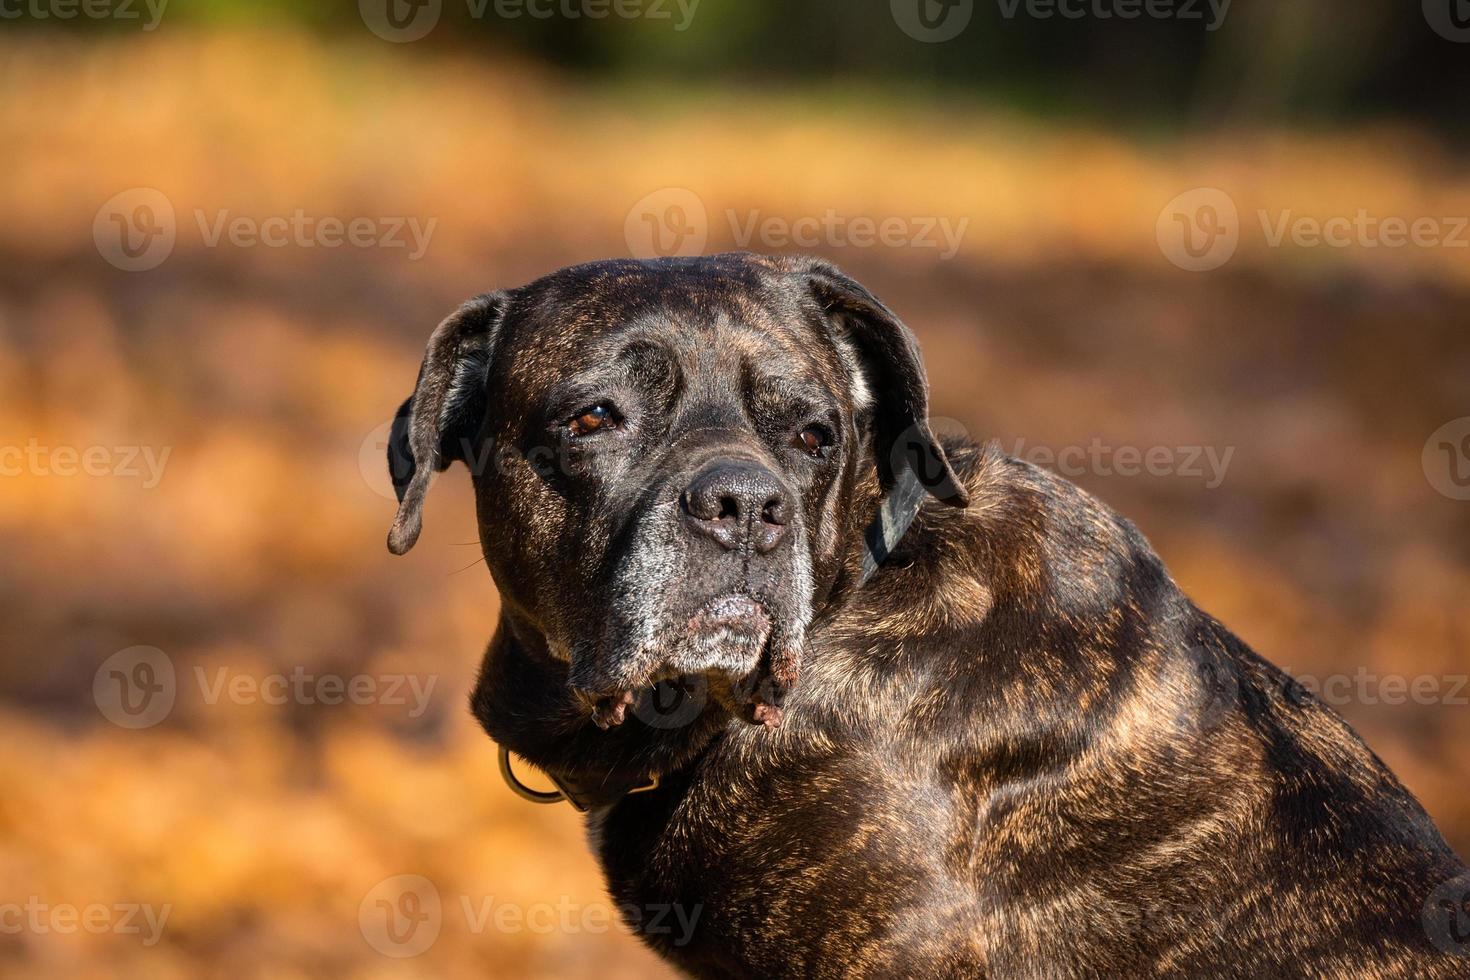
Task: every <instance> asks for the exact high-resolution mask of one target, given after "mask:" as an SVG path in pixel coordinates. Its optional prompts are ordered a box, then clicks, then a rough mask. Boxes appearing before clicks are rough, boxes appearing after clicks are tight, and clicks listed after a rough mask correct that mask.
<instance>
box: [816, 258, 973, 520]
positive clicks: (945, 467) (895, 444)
mask: <svg viewBox="0 0 1470 980" xmlns="http://www.w3.org/2000/svg"><path fill="white" fill-rule="evenodd" d="M799 263H800V264H799V265H798V272H799V274H801V275H803V276H805V278H806V280H807V283H808V284H809V287H810V289H811V291H812V294H813V295H814V296H815V297H816V299H817V302H818V303H819V304H821V306H822V309H823V310H824V311H825V312H826V316H827V321H828V323H829V324H830V329H832V330H833V332H834V339H836V341H837V342H838V343H839V344H843V345H845V346H846V347H847V348H848V349H850V350H852V351H853V352H854V353H855V354H856V356H857V360H858V368H859V369H860V370H861V372H862V374H863V379H862V380H863V381H865V382H866V384H867V386H868V389H869V390H870V391H871V393H872V397H873V405H872V412H873V451H874V453H875V454H876V456H877V462H878V479H879V482H880V483H881V484H882V487H883V489H884V491H885V492H886V491H888V490H891V489H893V487H894V484H895V483H896V482H897V480H898V477H899V473H898V470H899V468H900V467H904V466H907V467H909V468H910V469H912V470H913V472H914V474H915V475H916V476H917V477H918V479H919V482H920V483H921V484H922V485H923V487H924V489H926V490H928V491H929V492H930V493H931V494H933V495H934V496H935V497H938V498H939V499H940V500H942V501H944V502H945V503H947V504H951V505H953V506H955V507H964V506H966V505H967V504H969V502H970V501H969V492H968V491H967V490H966V488H965V485H964V483H962V482H961V481H960V479H959V477H958V476H956V475H955V472H954V469H953V468H952V467H951V466H950V464H949V458H948V457H947V456H946V455H945V453H944V448H943V447H942V446H941V445H940V444H939V440H938V439H936V438H935V436H934V431H933V430H932V429H931V428H930V427H929V379H928V377H927V376H926V375H925V373H924V361H923V359H922V358H921V357H920V355H919V343H918V341H917V340H915V339H914V335H913V332H912V331H910V330H909V328H908V327H906V326H904V324H903V321H901V320H900V319H899V318H898V317H897V316H895V315H894V314H893V311H891V310H889V309H888V307H886V306H884V305H883V304H882V302H880V301H879V300H878V298H877V297H876V296H874V295H873V294H872V293H870V292H869V291H868V290H867V288H866V287H864V286H863V285H862V284H860V283H858V282H857V281H856V280H854V279H852V278H850V277H848V276H847V275H845V274H844V273H843V272H842V271H841V270H839V269H838V268H837V267H836V266H834V265H832V264H831V263H828V262H823V261H821V260H818V259H803V260H799Z"/></svg>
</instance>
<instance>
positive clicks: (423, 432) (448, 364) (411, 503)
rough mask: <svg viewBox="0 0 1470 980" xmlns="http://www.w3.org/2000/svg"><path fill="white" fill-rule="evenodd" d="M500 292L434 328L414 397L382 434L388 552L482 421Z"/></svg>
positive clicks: (398, 550) (419, 518) (405, 542)
mask: <svg viewBox="0 0 1470 980" xmlns="http://www.w3.org/2000/svg"><path fill="white" fill-rule="evenodd" d="M506 302H507V300H506V295H505V294H504V293H486V294H485V295H483V296H477V297H475V298H474V299H472V300H470V301H469V302H467V303H465V304H464V305H463V306H461V307H460V308H459V309H457V310H455V311H454V312H453V313H451V314H450V315H449V316H448V317H447V318H446V319H445V320H444V322H443V323H441V324H439V326H438V327H437V328H435V330H434V333H433V336H431V337H430V338H429V346H428V349H427V350H426V351H425V352H424V363H423V366H422V367H420V368H419V379H418V384H417V385H416V386H415V387H414V391H413V394H412V395H410V396H409V398H408V400H407V401H405V402H404V403H403V405H402V406H401V407H400V408H399V409H398V414H397V415H396V416H395V417H394V419H393V429H392V432H391V434H390V435H389V436H388V472H389V474H390V475H391V476H392V477H393V492H394V493H396V494H397V495H398V515H397V516H396V517H395V518H394V519H393V527H392V528H391V529H390V530H389V531H388V550H389V551H391V552H393V553H394V554H395V555H401V554H403V553H405V552H406V551H408V549H410V548H412V547H413V545H414V542H415V541H417V540H418V538H419V531H420V530H421V529H422V528H423V510H424V496H425V494H427V493H428V492H429V480H430V479H431V478H432V477H433V475H434V474H435V473H439V472H442V471H443V470H445V469H447V468H448V467H449V464H450V463H452V462H454V461H455V460H466V461H467V459H468V455H469V453H470V452H472V451H473V450H472V447H473V446H474V444H475V442H476V437H477V436H478V435H479V432H480V427H481V426H482V425H483V424H484V422H485V399H486V385H487V383H488V381H489V368H490V358H491V354H492V349H493V347H494V345H495V338H496V335H497V334H498V332H499V328H500V322H501V319H502V317H503V316H504V314H505V307H506Z"/></svg>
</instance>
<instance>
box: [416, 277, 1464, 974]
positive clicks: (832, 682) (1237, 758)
mask: <svg viewBox="0 0 1470 980" xmlns="http://www.w3.org/2000/svg"><path fill="white" fill-rule="evenodd" d="M927 403H928V393H927V385H926V381H925V376H924V371H923V366H922V364H921V362H920V359H919V352H918V348H917V346H916V345H915V342H914V339H913V337H912V335H911V334H910V333H909V331H908V329H907V328H906V327H904V325H903V324H902V323H900V322H899V320H898V319H897V318H896V317H895V316H894V315H893V314H892V313H891V312H889V310H888V309H887V308H886V307H884V306H883V304H882V303H880V302H879V301H878V300H877V299H876V298H874V297H873V295H872V294H871V293H869V292H868V291H867V290H866V289H864V288H863V287H862V286H860V285H859V284H857V283H856V282H854V281H852V280H851V279H849V278H847V277H846V276H844V275H843V274H842V273H841V272H839V271H838V270H837V269H835V268H833V267H832V266H831V265H829V264H826V263H824V262H821V261H816V260H810V259H785V258H763V257H759V256H753V255H722V256H715V257H711V258H695V259H671V260H663V261H653V262H634V261H609V262H599V263H594V264H591V265H584V266H578V267H576V268H571V269H566V270H564V271H561V272H558V273H555V274H553V275H551V276H548V277H546V278H544V279H541V280H539V281H537V282H534V283H531V284H530V285H528V286H524V287H521V288H519V289H513V290H508V291H504V292H495V293H489V294H486V295H484V296H481V297H479V298H477V299H474V300H471V301H470V302H469V303H467V304H465V305H464V306H463V307H461V308H460V309H459V310H458V311H457V312H456V313H454V314H453V315H452V316H450V317H449V318H448V319H447V320H445V321H444V322H443V323H442V324H441V325H440V326H439V328H438V329H437V330H436V331H435V332H434V335H433V337H432V338H431V340H430V341H429V346H428V353H427V355H426V357H425V359H424V363H423V367H422V370H421V371H420V374H419V380H418V386H417V388H416V390H415V391H414V394H413V396H412V397H411V398H410V399H409V400H408V402H406V403H405V405H404V407H403V409H402V410H401V411H400V413H399V417H398V420H397V423H396V424H395V427H394V431H393V436H392V439H391V445H390V449H389V460H390V465H391V467H392V469H393V475H394V477H395V484H396V485H397V487H398V490H399V496H400V500H401V505H400V509H399V513H398V516H397V518H396V520H395V522H394V525H393V529H392V531H391V533H390V536H389V546H390V548H391V549H392V550H393V551H394V552H395V553H400V554H401V553H403V552H404V551H406V550H408V548H410V547H412V545H413V543H414V541H415V539H416V538H417V537H418V533H419V528H420V523H421V508H422V504H423V500H424V494H425V492H426V490H427V488H428V484H429V480H430V477H431V475H432V474H433V473H435V472H437V471H440V470H443V469H444V468H445V467H447V466H448V465H449V464H450V463H451V462H452V461H454V460H461V461H464V462H466V463H468V464H469V465H470V468H471V470H472V471H473V474H474V480H475V488H476V492H477V499H478V511H479V524H480V537H481V541H482V545H483V550H484V554H485V558H486V560H487V562H488V564H489V567H490V570H491V573H492V574H493V575H494V578H495V583H496V586H497V587H498V588H499V591H500V595H501V598H502V611H501V618H500V625H499V629H498V631H497V633H496V635H495V638H494V640H493V641H492V642H491V644H490V648H489V651H488V653H487V655H486V657H485V662H484V666H483V669H482V672H481V675H480V679H479V684H478V688H477V690H476V691H475V693H474V696H473V699H472V701H473V705H472V706H473V711H474V714H475V716H476V717H477V718H478V719H479V720H480V722H481V723H482V724H483V725H484V727H485V729H486V731H488V732H489V734H490V736H491V737H492V738H494V739H495V740H496V741H497V742H499V743H500V744H501V746H502V747H506V748H508V749H510V750H513V751H514V752H516V753H518V754H519V755H521V756H524V757H525V758H526V759H527V760H529V761H530V762H532V763H533V764H535V765H536V766H538V767H540V768H541V769H543V770H545V771H546V772H548V773H549V774H552V775H553V776H554V777H555V778H556V779H557V780H558V781H559V783H560V785H562V786H563V787H565V790H566V793H567V796H568V798H569V799H571V800H573V801H574V802H575V803H578V804H579V805H581V806H583V807H585V808H587V809H589V811H590V812H589V814H588V818H587V820H588V832H589V837H590V840H591V843H592V847H593V849H594V850H595V851H596V853H597V856H598V858H599V860H600V861H601V863H602V867H603V869H604V871H605V873H606V876H607V883H608V887H609V889H610V891H611V893H612V895H613V896H614V898H615V899H616V900H617V901H618V902H619V903H620V905H623V906H626V907H630V908H631V909H633V910H653V909H659V910H661V913H660V914H657V915H655V914H649V915H647V916H643V917H640V918H639V922H640V925H641V927H642V929H643V933H644V938H645V940H646V941H647V942H648V943H649V944H650V945H651V946H652V947H653V948H654V949H656V950H657V951H658V952H659V953H660V954H662V955H663V956H665V957H666V958H667V959H668V960H670V961H672V962H673V963H674V964H675V965H677V966H678V967H679V968H681V969H683V970H685V971H687V972H688V973H691V974H693V975H695V976H699V977H723V978H733V977H839V976H841V977H845V976H870V977H878V976H894V977H955V976H997V977H1071V976H1140V975H1145V974H1162V975H1173V976H1200V975H1204V976H1219V977H1250V978H1255V977H1264V976H1333V977H1357V976H1363V975H1376V976H1396V977H1451V976H1470V958H1466V956H1467V954H1470V928H1467V925H1470V914H1467V911H1466V905H1465V899H1466V891H1467V890H1470V878H1465V877H1462V876H1464V875H1465V874H1466V869H1465V866H1464V865H1462V864H1461V863H1460V861H1459V860H1458V859H1457V858H1456V856H1455V855H1454V854H1453V853H1452V852H1451V850H1450V848H1449V847H1448V846H1447V845H1446V843H1445V841H1444V840H1443V838H1442V837H1441V836H1440V834H1439V833H1438V831H1437V830H1436V829H1435V827H1434V825H1433V824H1432V823H1431V821H1430V819H1429V818H1428V816H1426V815H1425V813H1424V810H1423V809H1422V808H1421V807H1420V806H1419V804H1418V803H1417V802H1416V801H1415V799H1414V798H1413V796H1411V795H1410V794H1409V792H1408V791H1407V790H1405V789H1404V787H1403V786H1402V785H1400V783H1399V782H1398V780H1396V779H1395V778H1394V776H1393V774H1392V773H1390V772H1389V771H1388V769H1387V768H1385V767H1384V765H1383V764H1382V763H1381V762H1380V761H1379V760H1378V759H1377V758H1376V757H1375V756H1374V754H1373V753H1372V752H1371V751H1369V749H1368V748H1366V747H1365V746H1364V745H1363V743H1362V742H1361V741H1360V740H1359V739H1358V738H1357V737H1356V735H1355V734H1354V733H1353V732H1352V730H1351V729H1349V728H1348V726H1347V725H1346V724H1345V723H1344V722H1343V721H1342V719H1340V718H1339V717H1338V716H1337V715H1336V714H1335V713H1334V712H1333V711H1332V710H1331V709H1330V708H1328V707H1326V706H1325V705H1323V704H1321V703H1319V702H1318V701H1317V700H1316V699H1314V698H1313V697H1312V696H1311V695H1310V694H1308V693H1307V692H1305V691H1304V690H1302V689H1301V688H1299V687H1298V686H1296V685H1295V684H1294V683H1293V682H1292V681H1291V680H1290V679H1289V678H1288V677H1286V676H1285V675H1284V674H1283V673H1282V672H1281V671H1279V670H1278V669H1276V668H1275V667H1273V666H1272V665H1271V664H1269V663H1267V662H1265V661H1264V660H1262V659H1261V658H1259V657H1258V656H1256V655H1255V654H1254V653H1252V652H1251V651H1250V650H1249V649H1248V648H1247V647H1246V646H1245V644H1244V643H1242V642H1241V641H1240V640H1238V639H1237V638H1236V637H1235V636H1233V635H1232V634H1231V633H1230V632H1229V631H1228V630H1227V629H1225V628H1224V627H1223V626H1221V625H1220V624H1219V623H1218V622H1216V621H1215V620H1214V619H1212V618H1211V617H1210V616H1208V615H1207V614H1205V613H1203V612H1201V611H1200V610H1199V609H1197V608H1196V607H1195V606H1194V605H1193V604H1192V603H1191V602H1190V601H1189V599H1187V598H1186V597H1185V596H1184V595H1183V594H1182V593H1181V592H1180V591H1179V589H1178V587H1177V586H1176V585H1175V584H1174V582H1173V581H1172V580H1171V579H1170V578H1169V575H1168V573H1167V572H1166V571H1165V570H1164V567H1163V565H1162V564H1161V563H1160V561H1159V559H1158V557H1157V556H1156V555H1155V554H1154V553H1153V551H1152V550H1150V548H1149V545H1148V543H1147V542H1146V541H1145V540H1144V539H1143V537H1142V536H1141V535H1140V534H1139V533H1138V531H1137V530H1136V529H1135V528H1134V527H1133V525H1131V524H1130V523H1128V522H1127V521H1126V520H1123V519H1122V518H1120V517H1118V516H1117V515H1115V514H1113V513H1112V512H1111V511H1110V510H1108V509H1107V508H1106V507H1105V506H1103V505H1102V504H1100V503H1098V502H1097V501H1096V500H1094V499H1093V498H1092V497H1090V496H1088V495H1087V494H1086V493H1084V492H1082V491H1081V490H1079V489H1078V488H1077V487H1075V486H1073V485H1071V484H1070V483H1068V482H1066V481H1065V480H1062V479H1060V478H1058V477H1056V476H1054V475H1052V474H1050V473H1048V472H1045V471H1042V470H1039V469H1037V468H1035V467H1033V466H1029V465H1027V464H1025V463H1022V462H1020V461H1017V460H1015V459H1011V458H1008V457H1006V456H1004V455H1002V454H1000V453H999V452H997V451H995V450H994V449H988V448H977V447H976V446H973V445H961V444H947V445H941V444H940V442H939V441H938V440H937V439H936V438H935V437H934V435H933V433H932V431H931V428H930V425H929V422H928V420H927ZM916 485H922V486H924V487H925V488H927V489H929V491H930V495H928V496H925V495H924V494H922V493H918V494H914V493H913V490H914V487H915V486H916ZM925 501H927V502H925ZM910 517H912V518H913V522H912V524H911V525H909V526H908V527H907V533H906V534H905V533H903V530H904V526H905V523H906V521H907V520H908V519H909V518H910ZM865 564H866V568H865ZM874 573H875V574H874ZM653 778H656V779H657V780H658V782H657V785H656V786H654V787H653V788H652V789H649V781H650V779H653ZM632 790H643V791H639V792H630V791H632ZM670 909H673V910H675V911H676V912H677V913H678V914H677V916H675V915H671V914H668V913H669V910H670ZM675 921H681V922H685V923H691V924H692V932H681V931H680V930H676V929H671V928H669V925H670V924H672V923H674V922H675ZM660 922H662V923H663V925H662V927H660V926H659V923H660Z"/></svg>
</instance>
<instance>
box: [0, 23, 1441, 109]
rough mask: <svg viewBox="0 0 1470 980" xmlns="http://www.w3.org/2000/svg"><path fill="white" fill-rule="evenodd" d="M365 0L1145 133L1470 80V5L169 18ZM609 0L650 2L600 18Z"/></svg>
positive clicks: (514, 48)
mask: <svg viewBox="0 0 1470 980" xmlns="http://www.w3.org/2000/svg"><path fill="white" fill-rule="evenodd" d="M30 2H46V0H30ZM133 2H141V0H133ZM359 2H361V3H364V4H371V3H379V4H381V3H394V4H399V5H402V10H403V11H409V12H411V10H412V9H413V7H414V6H416V5H422V4H426V3H427V4H433V5H436V9H437V16H438V21H437V26H436V27H435V29H434V30H433V31H432V32H431V33H430V34H429V36H428V37H427V38H425V39H424V40H423V41H421V42H418V43H415V44H410V45H404V46H403V47H404V48H406V49H411V50H410V51H409V53H411V54H416V55H420V56H423V55H425V54H432V53H433V52H435V51H436V50H442V49H445V48H455V49H460V50H465V49H468V50H470V51H473V52H475V53H477V54H480V55H482V56H484V57H487V58H494V57H496V56H497V55H506V54H514V55H520V56H522V57H532V58H536V59H538V60H544V61H548V62H551V63H553V64H556V65H558V66H560V67H562V68H565V69H567V70H570V71H574V72H585V73H589V74H597V75H612V76H619V77H624V78H628V79H630V80H635V81H636V80H656V81H679V80H683V79H687V80H694V81H700V82H725V83H734V84H746V85H755V86H763V87H775V86H784V85H787V84H790V83H793V82H810V81H814V80H815V81H821V82H827V83H835V84H837V85H839V86H841V85H844V84H849V83H862V86H863V88H865V89H870V88H883V87H887V86H893V87H894V89H895V95H896V96H897V97H907V96H912V95H914V94H915V91H916V90H917V91H918V92H919V93H921V94H925V93H927V94H931V95H932V96H933V97H934V98H937V99H944V98H946V97H950V98H954V97H958V98H971V97H975V98H981V99H985V100H989V101H995V102H1000V103H1002V104H1009V105H1014V106H1016V107H1017V108H1018V109H1021V110H1025V111H1033V112H1041V113H1046V114H1053V115H1078V116H1084V117H1092V118H1101V119H1102V120H1104V121H1107V122H1112V123H1123V124H1128V123H1134V124H1137V125H1139V126H1142V127H1145V128H1146V127H1149V126H1156V125H1157V126H1166V127H1173V126H1179V125H1213V124H1220V123H1231V122H1241V123H1261V122H1266V123H1275V122H1279V123H1285V124H1309V125H1310V124H1312V123H1316V122H1327V121H1337V120H1357V119H1363V118H1374V117H1382V116H1389V117H1395V118H1410V119H1415V120H1419V121H1423V122H1428V123H1432V124H1434V125H1435V126H1436V127H1437V128H1440V129H1441V130H1443V131H1445V132H1447V133H1451V134H1457V133H1459V132H1461V131H1463V129H1464V127H1465V120H1466V118H1467V113H1466V112H1465V111H1464V109H1463V99H1464V95H1465V93H1466V92H1467V91H1470V0H172V2H171V3H170V4H169V7H168V11H167V19H166V20H165V22H164V25H163V29H167V28H168V26H170V25H171V24H173V23H185V24H187V23H191V22H193V23H199V22H212V23H221V22H223V23H238V24H252V23H259V22H261V21H262V20H269V19H280V20H287V21H293V22H298V23H303V24H306V25H309V26H311V27H312V28H313V29H316V30H320V31H323V32H327V33H343V32H360V31H361V30H362V24H363V21H362V18H361V16H360V13H359ZM903 4H908V5H910V6H911V7H914V8H920V7H921V6H922V8H923V14H924V15H925V16H927V17H928V18H930V19H931V20H937V19H938V18H941V17H943V16H946V15H947V14H948V13H949V8H951V7H955V8H956V9H960V8H963V9H969V10H970V21H969V24H968V26H967V27H966V28H965V29H964V30H963V31H962V32H961V33H960V34H959V36H958V37H955V38H954V39H952V40H948V41H945V42H943V43H921V42H918V41H915V40H914V39H913V38H912V37H910V36H909V35H907V34H906V33H905V32H904V31H903V30H901V29H899V27H898V26H897V18H898V17H899V16H900V14H896V13H895V11H894V5H898V6H899V7H900V8H901V7H902V5H903ZM615 5H616V6H622V7H623V9H637V10H641V11H643V12H644V14H645V15H644V16H637V17H629V16H615V15H610V14H608V13H606V12H607V11H609V10H610V9H612V8H613V7H614V6H615ZM624 5H626V6H624ZM599 10H600V11H603V12H604V14H603V16H591V15H589V12H594V11H599ZM567 11H572V12H573V13H574V15H572V16H569V15H568V14H567V13H566V12H567ZM648 14H655V15H654V16H649V15H648ZM51 23H52V24H60V23H61V22H58V21H55V20H52V21H51ZM1436 24H1438V25H1439V28H1438V29H1437V28H1436V26H1435V25H1436ZM23 26H24V25H23V24H22V23H19V22H17V21H7V22H4V23H0V30H7V31H8V30H12V29H15V28H17V27H23ZM65 26H72V27H74V28H76V29H81V28H83V27H85V26H89V25H86V24H85V23H84V22H83V21H81V20H72V21H69V22H66V25H65ZM680 27H683V29H682V30H681V29H680ZM1456 37H1458V39H1459V40H1456V39H1455V38H1456ZM384 43H386V42H384ZM670 94H671V95H673V96H677V95H678V93H677V91H674V92H671V93H670Z"/></svg>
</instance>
